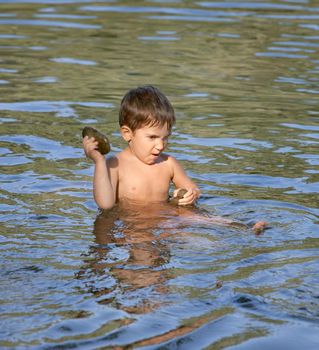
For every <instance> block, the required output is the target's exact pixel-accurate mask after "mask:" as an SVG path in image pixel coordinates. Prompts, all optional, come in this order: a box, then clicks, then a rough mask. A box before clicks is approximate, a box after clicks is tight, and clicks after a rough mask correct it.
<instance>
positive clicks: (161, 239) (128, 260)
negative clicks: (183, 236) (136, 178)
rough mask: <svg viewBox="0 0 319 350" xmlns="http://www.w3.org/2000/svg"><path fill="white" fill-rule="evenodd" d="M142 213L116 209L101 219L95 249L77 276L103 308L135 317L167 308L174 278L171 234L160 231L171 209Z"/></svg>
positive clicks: (88, 255)
mask: <svg viewBox="0 0 319 350" xmlns="http://www.w3.org/2000/svg"><path fill="white" fill-rule="evenodd" d="M142 209H143V211H142V212H143V214H144V215H143V214H142V215H141V212H140V211H138V212H137V211H136V210H134V211H133V210H132V211H130V209H129V208H125V210H124V208H115V209H113V211H107V212H102V213H101V214H100V215H98V216H97V218H96V220H95V222H94V231H93V233H94V235H95V243H96V244H95V245H94V246H92V247H91V249H90V251H89V252H88V254H87V257H86V259H85V266H84V267H83V269H82V270H81V271H80V272H79V274H78V277H79V278H81V279H84V281H85V285H86V286H87V287H88V288H89V290H90V292H92V293H93V294H94V295H95V297H97V300H98V302H99V303H101V304H110V305H112V306H114V307H116V308H119V309H122V310H125V311H128V312H130V313H145V312H150V311H151V310H153V309H154V308H155V307H159V306H160V305H162V304H163V303H165V294H166V293H165V292H166V290H167V286H166V281H167V279H168V278H169V275H170V272H169V271H167V269H166V264H168V263H169V261H170V248H169V245H168V244H167V243H166V242H165V240H166V239H167V238H168V237H169V236H170V235H171V233H170V232H169V231H167V230H165V229H160V228H159V227H163V224H164V225H165V222H167V218H166V216H165V211H166V212H168V211H167V208H166V209H165V208H162V209H160V208H156V209H154V208H153V209H152V210H150V208H146V207H143V208H142ZM163 209H164V211H163ZM154 214H156V215H154ZM158 214H160V215H158ZM156 227H158V229H157V230H156V229H155V230H154V228H156Z"/></svg>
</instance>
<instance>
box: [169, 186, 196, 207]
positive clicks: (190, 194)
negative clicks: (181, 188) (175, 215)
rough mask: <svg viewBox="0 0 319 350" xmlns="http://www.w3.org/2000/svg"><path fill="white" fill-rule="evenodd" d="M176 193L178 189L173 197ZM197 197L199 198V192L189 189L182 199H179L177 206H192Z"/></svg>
mask: <svg viewBox="0 0 319 350" xmlns="http://www.w3.org/2000/svg"><path fill="white" fill-rule="evenodd" d="M176 191H178V189H177V190H175V191H174V195H175V192H176ZM199 196H200V191H199V189H198V188H190V189H188V190H187V192H186V193H185V194H184V196H183V198H181V199H180V200H179V201H178V205H189V204H193V203H194V202H195V201H196V199H197V198H199Z"/></svg>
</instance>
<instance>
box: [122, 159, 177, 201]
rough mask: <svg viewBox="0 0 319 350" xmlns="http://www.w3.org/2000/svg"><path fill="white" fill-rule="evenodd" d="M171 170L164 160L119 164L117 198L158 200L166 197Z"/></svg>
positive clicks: (163, 199)
mask: <svg viewBox="0 0 319 350" xmlns="http://www.w3.org/2000/svg"><path fill="white" fill-rule="evenodd" d="M171 177H172V176H171V172H170V169H169V167H168V165H167V163H166V162H162V163H159V164H153V165H144V164H142V166H141V164H139V166H136V164H134V163H128V164H123V165H120V166H119V186H118V198H119V199H124V198H128V199H132V200H138V201H143V202H159V201H165V200H167V198H168V190H169V186H170V182H171Z"/></svg>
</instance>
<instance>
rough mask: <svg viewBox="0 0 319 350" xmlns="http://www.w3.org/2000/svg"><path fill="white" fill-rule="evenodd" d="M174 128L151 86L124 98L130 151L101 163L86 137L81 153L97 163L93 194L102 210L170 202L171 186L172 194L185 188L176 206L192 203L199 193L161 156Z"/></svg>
mask: <svg viewBox="0 0 319 350" xmlns="http://www.w3.org/2000/svg"><path fill="white" fill-rule="evenodd" d="M174 123H175V114H174V109H173V107H172V105H171V104H170V102H169V100H168V99H167V97H166V96H165V95H164V94H163V93H162V92H160V91H159V90H158V89H157V88H155V87H153V86H142V87H138V88H136V89H132V90H130V91H128V93H127V94H126V95H125V96H124V97H123V99H122V102H121V106H120V112H119V124H120V131H121V134H122V137H123V138H124V140H125V141H127V143H128V146H127V147H126V148H125V149H124V150H123V151H122V152H120V153H118V154H116V155H115V156H113V157H109V158H107V159H106V160H105V157H104V156H103V155H102V154H101V153H100V152H99V151H98V150H97V142H96V141H95V139H94V138H89V137H87V136H86V137H85V138H84V139H83V147H84V151H85V154H86V156H87V157H89V158H91V159H92V160H93V162H94V163H95V170H94V178H93V194H94V199H95V201H96V203H97V205H98V206H99V207H100V208H101V209H110V208H112V207H113V206H114V204H115V203H117V202H121V201H126V200H129V201H135V202H139V203H143V204H147V203H154V202H164V201H167V200H168V191H169V186H170V183H171V182H172V183H173V184H174V185H175V187H176V190H175V192H174V193H176V191H177V190H178V188H185V189H186V190H187V192H186V194H185V195H184V197H183V198H182V199H179V201H178V204H179V205H188V204H192V203H194V202H195V201H196V199H197V198H198V197H199V195H200V191H199V189H198V188H197V186H196V185H195V183H194V182H193V181H192V180H191V179H190V178H189V177H188V176H187V175H186V173H185V171H184V170H183V168H182V167H181V165H180V164H179V163H178V161H177V160H176V159H175V158H173V157H171V156H169V155H167V154H165V153H163V151H164V149H165V148H166V146H167V141H168V138H169V136H170V134H171V130H172V127H173V125H174Z"/></svg>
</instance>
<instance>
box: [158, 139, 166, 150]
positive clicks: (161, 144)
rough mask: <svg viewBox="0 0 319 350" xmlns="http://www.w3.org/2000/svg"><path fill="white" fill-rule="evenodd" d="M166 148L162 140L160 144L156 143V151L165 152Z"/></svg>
mask: <svg viewBox="0 0 319 350" xmlns="http://www.w3.org/2000/svg"><path fill="white" fill-rule="evenodd" d="M164 148H165V145H164V142H163V141H162V140H158V142H157V143H156V149H157V150H159V151H163V149H164Z"/></svg>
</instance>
